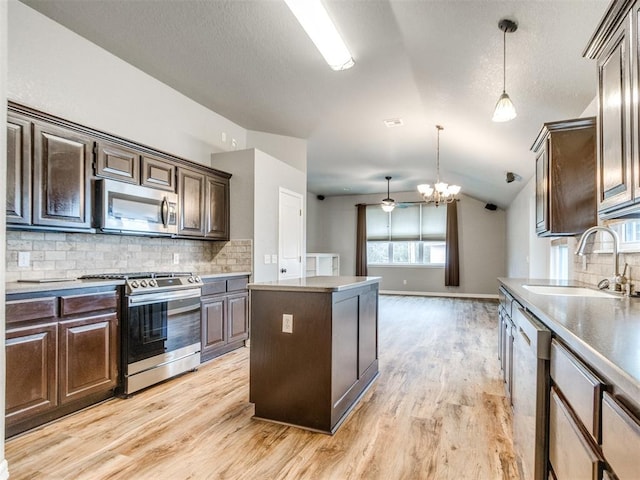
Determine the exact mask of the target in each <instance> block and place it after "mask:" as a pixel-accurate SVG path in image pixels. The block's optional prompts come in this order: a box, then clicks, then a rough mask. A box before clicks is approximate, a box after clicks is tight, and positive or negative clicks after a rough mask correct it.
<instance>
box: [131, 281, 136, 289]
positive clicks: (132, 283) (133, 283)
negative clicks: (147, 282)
mask: <svg viewBox="0 0 640 480" xmlns="http://www.w3.org/2000/svg"><path fill="white" fill-rule="evenodd" d="M131 288H138V281H137V280H134V281H133V282H131Z"/></svg>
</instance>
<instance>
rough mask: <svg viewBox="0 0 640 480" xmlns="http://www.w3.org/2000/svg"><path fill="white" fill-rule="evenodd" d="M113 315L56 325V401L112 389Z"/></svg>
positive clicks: (114, 362) (114, 367)
mask: <svg viewBox="0 0 640 480" xmlns="http://www.w3.org/2000/svg"><path fill="white" fill-rule="evenodd" d="M117 324H118V322H117V316H116V314H115V313H108V314H106V315H97V316H95V317H86V318H79V319H75V320H67V321H64V322H60V386H61V390H60V402H61V403H68V402H71V401H74V400H75V399H76V398H79V397H83V396H85V395H88V394H91V393H96V392H99V391H102V390H105V389H106V390H108V389H112V388H115V386H116V381H117V378H118V369H117V360H116V346H117V328H116V326H117Z"/></svg>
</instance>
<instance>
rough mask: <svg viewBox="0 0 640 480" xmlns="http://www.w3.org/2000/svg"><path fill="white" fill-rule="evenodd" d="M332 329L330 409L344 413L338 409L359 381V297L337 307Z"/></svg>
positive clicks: (337, 303) (335, 307) (342, 409)
mask: <svg viewBox="0 0 640 480" xmlns="http://www.w3.org/2000/svg"><path fill="white" fill-rule="evenodd" d="M331 329H332V330H331V331H332V345H331V362H332V365H331V405H333V406H334V407H335V408H339V409H340V410H341V412H344V411H345V410H344V405H342V406H340V407H336V405H338V403H339V401H340V399H342V398H343V397H344V396H345V395H346V394H347V392H348V391H349V390H350V389H351V387H352V386H353V385H354V384H355V383H356V382H357V381H358V296H354V297H349V298H346V299H344V300H341V301H337V302H336V303H335V304H334V306H333V318H332V325H331ZM339 416H340V415H338V417H339Z"/></svg>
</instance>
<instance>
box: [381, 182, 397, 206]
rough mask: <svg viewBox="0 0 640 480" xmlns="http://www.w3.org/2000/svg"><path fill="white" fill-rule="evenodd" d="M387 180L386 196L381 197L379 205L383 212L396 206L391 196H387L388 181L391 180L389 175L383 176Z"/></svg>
mask: <svg viewBox="0 0 640 480" xmlns="http://www.w3.org/2000/svg"><path fill="white" fill-rule="evenodd" d="M384 178H385V180H386V181H387V198H383V199H382V203H381V204H380V206H381V207H382V210H384V211H385V212H392V211H393V209H394V208H396V201H395V200H394V199H393V198H390V197H389V182H390V181H391V177H384Z"/></svg>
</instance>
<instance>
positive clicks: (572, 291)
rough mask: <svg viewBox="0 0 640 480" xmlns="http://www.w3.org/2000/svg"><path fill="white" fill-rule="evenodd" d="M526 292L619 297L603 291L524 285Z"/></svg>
mask: <svg viewBox="0 0 640 480" xmlns="http://www.w3.org/2000/svg"><path fill="white" fill-rule="evenodd" d="M523 287H524V288H525V289H526V290H529V291H530V292H532V293H537V294H538V295H564V296H567V297H604V298H618V297H619V295H617V294H615V293H610V292H604V291H602V290H595V289H592V288H585V287H570V286H566V285H523Z"/></svg>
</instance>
